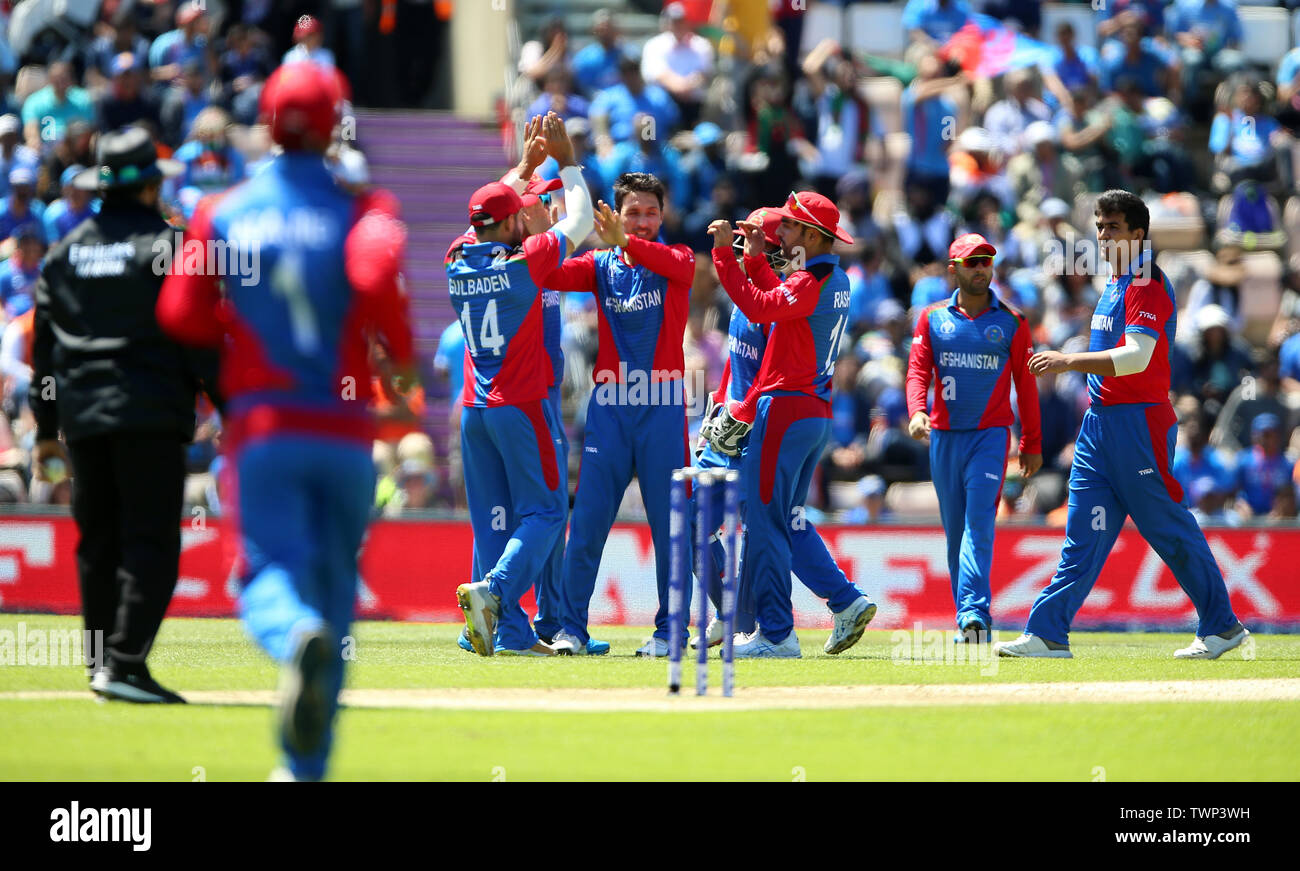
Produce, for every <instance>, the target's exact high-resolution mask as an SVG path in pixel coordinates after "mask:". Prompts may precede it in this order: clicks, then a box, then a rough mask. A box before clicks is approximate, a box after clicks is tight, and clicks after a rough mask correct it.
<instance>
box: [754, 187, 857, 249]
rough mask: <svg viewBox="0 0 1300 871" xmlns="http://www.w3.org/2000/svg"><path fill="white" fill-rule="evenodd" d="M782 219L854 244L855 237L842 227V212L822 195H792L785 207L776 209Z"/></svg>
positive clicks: (809, 192)
mask: <svg viewBox="0 0 1300 871" xmlns="http://www.w3.org/2000/svg"><path fill="white" fill-rule="evenodd" d="M773 211H775V212H776V213H777V214H778V215H780V216H781V217H782V218H789V219H790V220H792V221H798V222H799V223H800V224H807V225H809V226H810V227H816V228H817V229H819V230H823V231H825V232H827V233H830V234H831V235H832V236H834V237H835V238H836V239H839V240H840V241H841V242H844V243H846V244H848V245H852V244H853V237H852V236H850V235H849V234H848V233H846V232H844V230H843V229H842V228H841V227H840V210H839V209H837V208H836V207H835V204H834V203H832V202H831V201H830V200H828V199H826V197H824V196H822V195H821V194H817V193H813V192H812V191H800V192H799V193H797V194H795V193H792V194H790V196H789V198H788V199H787V200H786V201H785V205H784V206H782V207H781V208H779V209H774V210H773Z"/></svg>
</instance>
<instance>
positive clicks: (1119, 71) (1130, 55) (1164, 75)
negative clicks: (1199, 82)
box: [1101, 20, 1178, 103]
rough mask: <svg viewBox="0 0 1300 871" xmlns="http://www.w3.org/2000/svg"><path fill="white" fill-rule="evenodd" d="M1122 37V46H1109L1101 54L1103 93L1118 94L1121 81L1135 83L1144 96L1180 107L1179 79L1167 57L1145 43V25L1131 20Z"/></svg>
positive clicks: (1120, 38) (1121, 30) (1121, 34)
mask: <svg viewBox="0 0 1300 871" xmlns="http://www.w3.org/2000/svg"><path fill="white" fill-rule="evenodd" d="M1119 33H1120V37H1119V42H1118V43H1112V44H1110V45H1107V46H1106V47H1105V49H1104V50H1103V51H1102V53H1101V88H1102V91H1103V92H1104V93H1106V94H1112V93H1115V92H1116V91H1117V90H1118V87H1119V83H1120V82H1121V81H1124V80H1125V79H1132V80H1133V81H1135V82H1137V83H1138V86H1139V87H1140V88H1141V89H1142V93H1143V95H1144V96H1147V97H1164V96H1168V97H1169V98H1170V99H1171V100H1173V101H1174V102H1175V103H1177V102H1178V95H1177V84H1178V80H1177V77H1176V76H1173V75H1171V73H1170V69H1169V64H1168V63H1166V61H1165V59H1164V57H1162V56H1161V54H1160V53H1159V52H1158V51H1156V50H1155V48H1154V47H1152V46H1151V45H1150V44H1149V43H1148V42H1147V41H1146V40H1144V39H1143V37H1142V27H1141V25H1140V24H1138V23H1137V21H1136V20H1130V21H1129V22H1128V23H1127V24H1125V25H1124V26H1123V27H1122V28H1120V32H1119Z"/></svg>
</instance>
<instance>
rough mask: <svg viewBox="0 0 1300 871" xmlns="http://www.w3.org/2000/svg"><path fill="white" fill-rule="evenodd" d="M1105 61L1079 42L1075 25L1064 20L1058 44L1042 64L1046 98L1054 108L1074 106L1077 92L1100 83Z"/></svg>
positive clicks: (1057, 39)
mask: <svg viewBox="0 0 1300 871" xmlns="http://www.w3.org/2000/svg"><path fill="white" fill-rule="evenodd" d="M1100 67H1101V58H1100V57H1099V56H1098V54H1097V50H1096V49H1095V48H1093V47H1092V46H1090V45H1079V44H1078V43H1077V42H1076V41H1075V32H1074V25H1073V24H1071V23H1070V22H1069V21H1062V22H1061V23H1060V24H1058V25H1056V45H1054V46H1053V47H1052V49H1051V53H1050V54H1049V55H1048V57H1047V58H1046V59H1045V60H1044V61H1043V62H1042V63H1041V64H1039V67H1038V70H1039V73H1040V74H1041V75H1042V77H1043V86H1044V93H1043V98H1044V100H1046V101H1047V103H1048V104H1049V105H1051V106H1052V107H1053V108H1057V107H1060V106H1070V105H1072V104H1073V103H1074V97H1073V96H1072V95H1073V94H1074V93H1076V92H1078V91H1080V90H1082V89H1083V88H1085V87H1087V86H1088V85H1090V84H1095V83H1096V82H1097V74H1098V72H1099V70H1100Z"/></svg>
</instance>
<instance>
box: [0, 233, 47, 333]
mask: <svg viewBox="0 0 1300 871" xmlns="http://www.w3.org/2000/svg"><path fill="white" fill-rule="evenodd" d="M11 238H12V239H13V240H14V243H15V245H14V253H13V254H12V255H11V256H10V257H9V259H8V260H6V261H5V262H4V263H0V307H3V309H4V316H5V318H6V319H9V320H12V319H13V318H16V317H18V316H20V315H24V314H26V313H27V311H28V309H30V308H31V307H32V306H33V305H34V304H35V300H36V282H37V280H38V279H40V277H41V258H43V257H44V256H45V240H44V239H43V238H42V237H41V233H40V230H39V228H38V227H37V226H36V225H35V224H24V225H22V226H20V227H18V228H17V229H16V230H14V233H13V236H12V237H11Z"/></svg>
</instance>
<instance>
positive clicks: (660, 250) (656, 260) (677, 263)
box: [627, 236, 695, 292]
mask: <svg viewBox="0 0 1300 871" xmlns="http://www.w3.org/2000/svg"><path fill="white" fill-rule="evenodd" d="M627 253H628V254H630V255H631V256H632V259H634V260H635V261H636V262H637V263H642V264H644V265H645V267H646V269H649V270H650V271H651V272H653V273H655V274H656V275H662V276H663V277H664V278H666V279H668V286H669V287H672V286H673V284H674V283H676V284H678V285H684V286H685V288H686V290H687V291H688V292H689V291H690V289H691V284H693V283H694V281H695V252H694V251H692V250H691V249H690V247H688V246H686V245H661V244H660V243H658V242H648V241H646V240H645V239H642V238H640V237H639V236H629V237H628V238H627Z"/></svg>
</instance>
